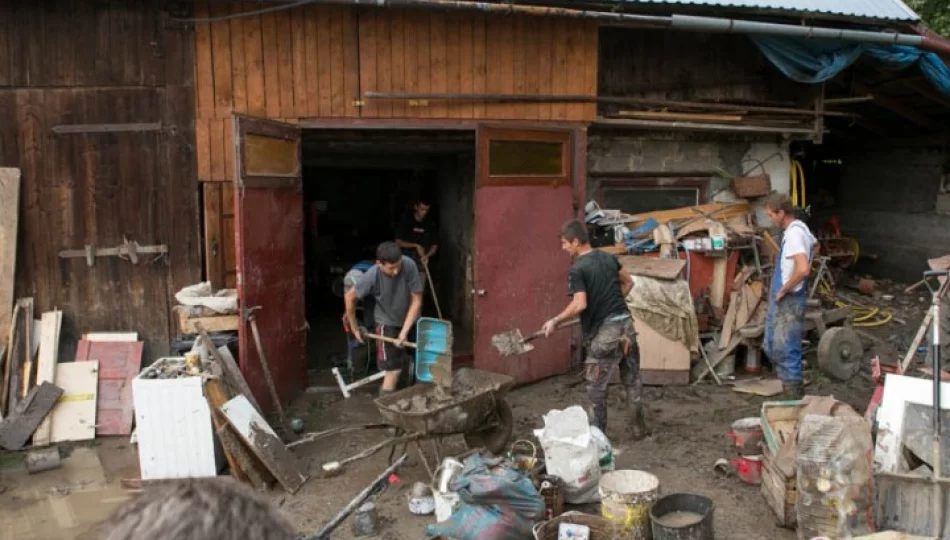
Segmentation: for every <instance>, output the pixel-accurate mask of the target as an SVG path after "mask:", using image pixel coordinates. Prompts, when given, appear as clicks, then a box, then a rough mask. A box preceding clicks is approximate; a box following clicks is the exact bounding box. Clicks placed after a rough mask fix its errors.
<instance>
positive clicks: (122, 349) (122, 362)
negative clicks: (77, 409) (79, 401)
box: [76, 341, 144, 436]
mask: <svg viewBox="0 0 950 540" xmlns="http://www.w3.org/2000/svg"><path fill="white" fill-rule="evenodd" d="M143 346H144V343H143V342H141V341H136V342H104V341H80V342H79V343H78V344H77V346H76V362H88V361H90V360H96V361H97V362H98V366H99V386H98V391H97V394H98V401H97V405H96V417H97V425H96V435H97V436H102V435H128V434H130V433H132V419H133V416H134V415H133V405H132V379H134V378H135V377H136V375H138V374H139V371H140V367H141V365H142V349H143Z"/></svg>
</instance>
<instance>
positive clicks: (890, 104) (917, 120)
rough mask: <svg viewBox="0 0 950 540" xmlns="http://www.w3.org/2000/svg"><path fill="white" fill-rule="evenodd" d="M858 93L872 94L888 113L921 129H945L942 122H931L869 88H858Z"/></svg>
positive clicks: (875, 101)
mask: <svg viewBox="0 0 950 540" xmlns="http://www.w3.org/2000/svg"><path fill="white" fill-rule="evenodd" d="M858 91H861V92H865V91H866V92H870V93H871V95H873V96H874V103H875V104H877V105H879V106H880V107H882V108H884V109H887V110H888V111H890V112H892V113H894V114H896V115H897V116H900V117H901V118H904V119H905V120H909V121H910V122H913V123H914V124H916V125H918V126H920V127H926V128H929V129H932V130H934V131H943V129H944V127H943V124H941V123H940V122H935V121H933V120H931V119H930V118H927V117H926V116H924V115H923V114H921V113H918V112H917V111H915V110H914V109H912V108H911V107H909V106H907V105H904V104H903V103H901V102H900V101H897V100H895V99H893V98H889V97H886V96H882V95H881V94H879V93H877V94H876V93H874V92H872V91H870V90H868V89H867V88H863V87H860V86H859V87H858Z"/></svg>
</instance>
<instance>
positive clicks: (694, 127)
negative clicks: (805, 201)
mask: <svg viewBox="0 0 950 540" xmlns="http://www.w3.org/2000/svg"><path fill="white" fill-rule="evenodd" d="M593 125H594V126H601V127H628V128H639V129H661V130H663V129H666V130H674V131H679V130H689V131H719V132H730V133H774V134H782V133H795V134H808V135H814V133H815V130H813V129H808V128H793V127H789V128H785V127H770V126H747V125H740V126H737V125H734V124H704V123H699V122H662V121H656V120H614V119H610V118H603V117H600V118H597V121H596V122H594V123H593Z"/></svg>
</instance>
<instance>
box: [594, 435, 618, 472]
mask: <svg viewBox="0 0 950 540" xmlns="http://www.w3.org/2000/svg"><path fill="white" fill-rule="evenodd" d="M590 436H591V438H593V439H594V444H596V445H597V455H598V456H600V461H599V462H598V463H599V464H600V472H602V473H607V472H610V471H612V470H614V469H616V468H617V463H616V461H614V447H613V446H612V445H611V444H610V439H608V438H607V436H606V435H604V432H603V431H601V430H600V428H599V427H597V426H590Z"/></svg>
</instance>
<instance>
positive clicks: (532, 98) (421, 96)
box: [363, 91, 856, 118]
mask: <svg viewBox="0 0 950 540" xmlns="http://www.w3.org/2000/svg"><path fill="white" fill-rule="evenodd" d="M363 97H364V98H365V99H386V100H417V101H424V100H429V101H456V100H472V101H490V102H497V103H548V102H554V103H611V104H615V105H643V106H649V107H682V108H685V109H708V110H717V111H736V110H741V111H748V112H762V113H775V114H788V115H796V116H810V117H814V116H815V115H823V116H838V117H843V118H854V117H855V116H856V115H855V114H854V113H846V112H836V111H816V110H813V109H795V108H792V107H764V106H761V105H744V104H742V103H718V102H711V103H704V102H701V101H674V100H667V99H646V98H628V97H612V96H589V95H580V94H564V95H557V94H538V95H535V94H435V93H421V92H373V91H369V92H363Z"/></svg>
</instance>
